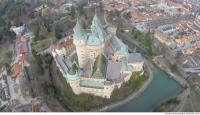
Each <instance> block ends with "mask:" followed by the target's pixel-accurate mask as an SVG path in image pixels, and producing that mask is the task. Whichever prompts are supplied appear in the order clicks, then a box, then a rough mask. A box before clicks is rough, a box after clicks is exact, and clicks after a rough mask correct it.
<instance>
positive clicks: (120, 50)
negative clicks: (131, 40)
mask: <svg viewBox="0 0 200 115" xmlns="http://www.w3.org/2000/svg"><path fill="white" fill-rule="evenodd" d="M114 40H115V41H116V43H117V45H118V46H117V51H116V52H115V53H116V54H117V55H128V47H127V46H126V45H125V44H124V43H123V42H122V41H121V40H120V39H119V38H118V37H116V36H115V37H114Z"/></svg>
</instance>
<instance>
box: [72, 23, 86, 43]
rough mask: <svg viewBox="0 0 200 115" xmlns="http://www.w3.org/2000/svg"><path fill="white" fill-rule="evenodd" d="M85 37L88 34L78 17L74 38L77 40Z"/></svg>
mask: <svg viewBox="0 0 200 115" xmlns="http://www.w3.org/2000/svg"><path fill="white" fill-rule="evenodd" d="M85 37H86V34H85V32H84V30H83V28H82V26H81V24H80V22H79V20H78V19H77V22H76V26H75V27H74V34H73V38H74V39H76V40H81V39H84V38H85Z"/></svg>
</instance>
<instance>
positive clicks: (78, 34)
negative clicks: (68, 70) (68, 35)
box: [73, 19, 87, 68]
mask: <svg viewBox="0 0 200 115" xmlns="http://www.w3.org/2000/svg"><path fill="white" fill-rule="evenodd" d="M86 39H87V35H86V33H85V32H84V30H83V28H82V26H81V24H80V22H79V20H78V19H77V23H76V26H75V27H74V34H73V43H74V45H75V46H76V52H77V56H78V63H79V67H80V68H83V67H84V64H85V61H86V60H87V52H86V49H85V45H86Z"/></svg>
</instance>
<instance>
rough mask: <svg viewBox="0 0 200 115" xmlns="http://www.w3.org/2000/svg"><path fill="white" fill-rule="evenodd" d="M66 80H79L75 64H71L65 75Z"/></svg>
mask: <svg viewBox="0 0 200 115" xmlns="http://www.w3.org/2000/svg"><path fill="white" fill-rule="evenodd" d="M67 79H68V80H72V81H73V80H78V79H79V73H78V67H77V66H76V64H73V65H72V67H71V68H70V69H69V71H68V73H67Z"/></svg>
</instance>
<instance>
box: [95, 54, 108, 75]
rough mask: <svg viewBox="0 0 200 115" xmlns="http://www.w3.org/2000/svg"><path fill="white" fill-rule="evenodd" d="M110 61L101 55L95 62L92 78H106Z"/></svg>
mask: <svg viewBox="0 0 200 115" xmlns="http://www.w3.org/2000/svg"><path fill="white" fill-rule="evenodd" d="M107 65H108V61H107V59H106V57H105V56H104V55H103V54H99V55H98V56H97V58H96V60H95V62H94V66H93V72H92V77H95V78H100V79H101V78H106V70H107Z"/></svg>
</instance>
